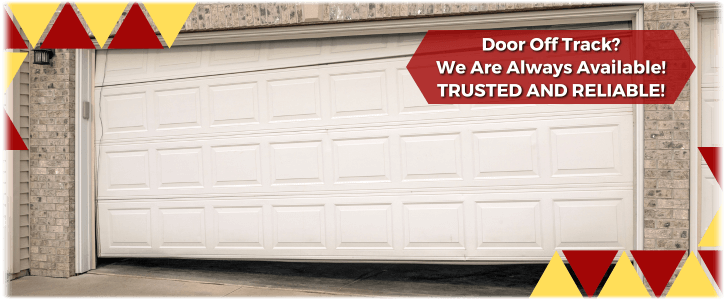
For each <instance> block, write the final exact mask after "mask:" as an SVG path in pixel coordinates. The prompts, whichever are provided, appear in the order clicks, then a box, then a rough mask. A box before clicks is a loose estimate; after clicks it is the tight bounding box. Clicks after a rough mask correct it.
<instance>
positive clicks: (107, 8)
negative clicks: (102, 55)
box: [76, 2, 128, 49]
mask: <svg viewBox="0 0 726 300" xmlns="http://www.w3.org/2000/svg"><path fill="white" fill-rule="evenodd" d="M127 5H128V4H127V3H87V2H77V3H76V7H78V10H79V11H80V12H81V15H82V16H83V20H85V21H86V24H88V28H90V29H91V32H93V36H94V37H95V38H96V40H97V41H98V45H99V46H101V48H102V49H103V45H105V44H106V40H107V39H108V36H109V35H111V31H113V28H114V27H116V23H118V20H119V19H120V18H121V14H122V13H123V12H124V9H126V6H127Z"/></svg>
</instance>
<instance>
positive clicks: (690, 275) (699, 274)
mask: <svg viewBox="0 0 726 300" xmlns="http://www.w3.org/2000/svg"><path fill="white" fill-rule="evenodd" d="M711 224H713V223H711ZM716 296H717V294H716V290H714V289H713V286H712V285H711V281H710V280H709V279H708V275H706V272H704V271H703V268H701V264H700V263H698V259H697V258H696V255H695V254H694V253H693V251H691V254H690V255H688V259H687V260H686V263H685V264H683V268H681V272H680V273H678V277H676V281H675V282H673V286H671V289H670V291H668V295H666V297H716Z"/></svg>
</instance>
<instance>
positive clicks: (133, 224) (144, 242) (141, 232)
mask: <svg viewBox="0 0 726 300" xmlns="http://www.w3.org/2000/svg"><path fill="white" fill-rule="evenodd" d="M108 217H109V219H108V222H109V225H110V226H109V228H108V239H109V241H110V244H109V247H111V248H151V210H149V209H111V210H108Z"/></svg>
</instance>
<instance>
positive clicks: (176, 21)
mask: <svg viewBox="0 0 726 300" xmlns="http://www.w3.org/2000/svg"><path fill="white" fill-rule="evenodd" d="M194 5H195V3H144V7H146V11H147V12H149V15H150V16H151V19H152V20H154V25H156V28H157V29H159V33H161V36H162V37H164V41H165V42H166V45H167V46H168V47H169V48H171V44H173V43H174V40H175V39H176V36H177V35H178V34H179V31H180V30H181V28H182V26H184V22H186V21H187V18H189V14H190V13H192V9H194Z"/></svg>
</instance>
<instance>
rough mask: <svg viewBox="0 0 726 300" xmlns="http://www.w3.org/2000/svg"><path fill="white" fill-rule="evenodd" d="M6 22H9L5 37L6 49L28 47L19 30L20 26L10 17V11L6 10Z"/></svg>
mask: <svg viewBox="0 0 726 300" xmlns="http://www.w3.org/2000/svg"><path fill="white" fill-rule="evenodd" d="M5 24H7V26H6V28H7V32H6V33H5V34H6V35H7V37H6V39H5V49H28V45H26V44H25V41H24V40H23V36H21V35H20V32H18V28H17V27H15V23H13V20H11V19H10V15H8V12H5Z"/></svg>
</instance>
